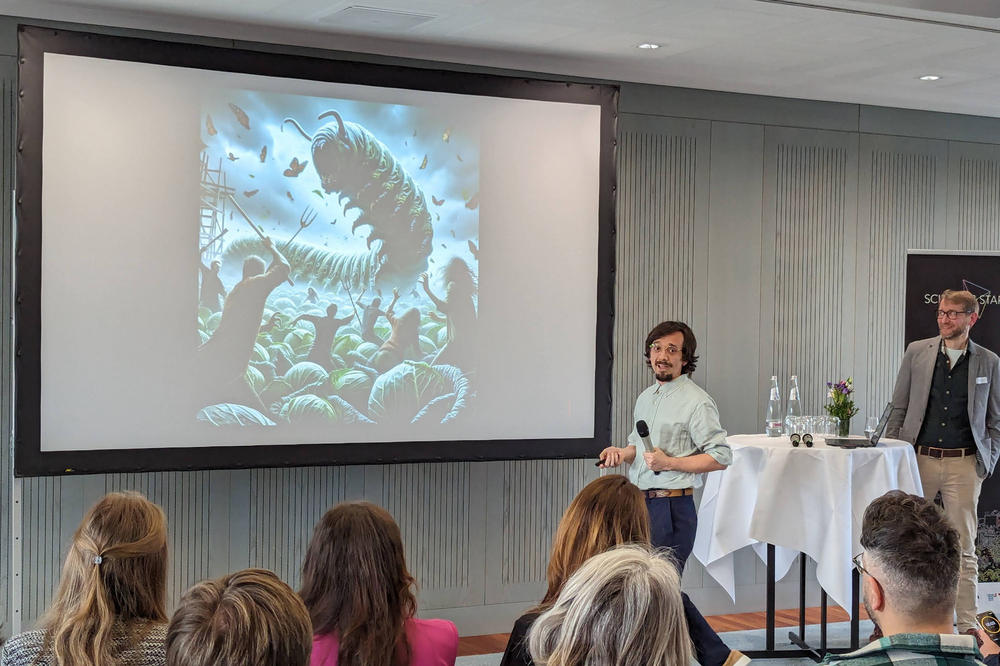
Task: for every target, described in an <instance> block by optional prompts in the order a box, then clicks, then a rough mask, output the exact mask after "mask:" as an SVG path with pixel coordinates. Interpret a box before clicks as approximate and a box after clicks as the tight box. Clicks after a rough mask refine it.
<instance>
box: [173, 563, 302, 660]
mask: <svg viewBox="0 0 1000 666" xmlns="http://www.w3.org/2000/svg"><path fill="white" fill-rule="evenodd" d="M311 652H312V623H311V622H310V620H309V613H308V611H306V607H305V604H303V603H302V600H301V599H299V597H298V595H296V594H295V592H293V591H292V588H290V587H288V585H286V584H285V583H284V582H282V581H281V579H279V578H278V577H277V576H276V575H275V574H274V573H273V572H271V571H268V570H266V569H244V570H243V571H237V572H236V573H233V574H229V575H228V576H223V577H222V578H218V579H216V580H206V581H202V582H200V583H197V584H196V585H194V586H193V587H192V588H191V589H189V590H188V591H187V592H185V593H184V596H183V597H182V598H181V602H180V604H179V605H178V607H177V611H176V612H175V613H174V616H173V618H172V619H171V620H170V626H169V628H168V629H167V661H166V663H167V665H168V666H223V665H227V664H240V666H276V665H277V664H281V666H308V664H309V655H310V653H311Z"/></svg>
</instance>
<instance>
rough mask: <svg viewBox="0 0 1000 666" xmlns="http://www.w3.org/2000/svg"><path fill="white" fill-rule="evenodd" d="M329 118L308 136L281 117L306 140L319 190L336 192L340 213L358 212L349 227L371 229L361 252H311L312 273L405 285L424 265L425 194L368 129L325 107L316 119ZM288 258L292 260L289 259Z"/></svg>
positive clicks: (429, 236) (357, 282)
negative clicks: (316, 269)
mask: <svg viewBox="0 0 1000 666" xmlns="http://www.w3.org/2000/svg"><path fill="white" fill-rule="evenodd" d="M329 117H333V118H334V119H335V122H331V123H328V124H326V125H324V126H322V127H321V128H320V129H319V130H317V132H316V134H315V135H313V136H310V135H309V134H308V133H307V132H306V131H305V130H304V129H302V126H301V125H300V124H299V123H298V122H297V121H296V120H295V119H294V118H285V120H284V122H283V123H282V126H284V124H285V123H290V124H291V125H293V126H294V127H295V128H296V129H297V130H298V131H299V132H300V133H301V134H302V136H303V137H305V138H306V139H307V140H308V141H310V142H312V163H313V167H314V168H315V169H316V173H317V174H318V175H319V177H320V181H321V184H322V187H323V191H324V192H326V193H327V194H330V193H331V192H337V193H338V194H339V196H338V203H341V204H343V205H344V212H345V213H346V212H347V211H349V210H351V209H358V210H359V211H360V215H359V216H358V218H357V219H356V220H355V221H354V224H353V226H352V228H351V231H352V232H353V231H355V230H356V229H357V228H358V227H361V226H365V225H367V226H370V227H371V231H370V232H369V234H368V238H367V240H368V248H369V250H368V252H367V253H365V254H361V255H354V256H346V257H345V256H342V255H334V254H333V253H329V256H327V257H325V258H324V257H320V256H318V255H317V256H314V257H312V259H313V260H314V261H315V262H317V263H319V264H321V265H322V272H321V275H319V276H316V277H319V278H320V279H321V280H323V281H329V282H336V281H338V280H344V281H346V282H347V283H348V284H350V285H351V286H355V287H363V286H368V285H370V284H371V283H372V282H374V283H375V285H376V286H379V287H393V286H404V285H407V284H411V283H412V282H413V280H414V279H415V278H416V277H417V276H418V275H420V273H422V272H424V271H426V270H427V258H428V256H430V253H431V248H432V241H433V237H434V231H433V229H432V227H431V213H430V210H429V209H428V208H427V200H426V197H425V196H424V193H423V191H422V190H421V188H420V186H419V185H417V184H416V183H415V182H414V181H413V178H412V177H411V176H410V175H409V174H408V173H407V172H406V170H405V169H404V168H403V167H402V165H400V164H399V162H398V161H397V160H396V158H395V157H394V156H393V155H392V153H391V152H390V151H389V149H388V148H386V146H385V144H383V143H382V142H381V141H379V140H378V139H376V138H375V136H374V135H372V133H371V132H369V131H368V130H367V129H365V128H364V127H363V126H361V125H359V124H357V123H354V122H350V121H345V120H344V119H343V118H341V116H340V114H339V113H337V112H336V111H326V112H325V113H322V114H320V115H319V116H318V118H317V119H318V120H322V119H324V118H329ZM345 200H346V204H345V203H344V202H345ZM376 241H377V244H376V245H375V247H372V245H373V243H375V242H376ZM324 254H326V253H324ZM289 259H292V257H289ZM291 263H292V266H295V265H296V262H295V261H294V260H292V262H291Z"/></svg>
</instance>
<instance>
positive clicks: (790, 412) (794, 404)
mask: <svg viewBox="0 0 1000 666" xmlns="http://www.w3.org/2000/svg"><path fill="white" fill-rule="evenodd" d="M788 383H789V385H790V388H789V389H788V403H787V404H786V406H785V434H789V435H790V434H791V433H792V430H793V428H792V427H791V425H790V423H791V420H792V419H793V418H795V417H797V416H802V403H801V402H799V377H798V375H792V378H791V379H790V380H789V382H788Z"/></svg>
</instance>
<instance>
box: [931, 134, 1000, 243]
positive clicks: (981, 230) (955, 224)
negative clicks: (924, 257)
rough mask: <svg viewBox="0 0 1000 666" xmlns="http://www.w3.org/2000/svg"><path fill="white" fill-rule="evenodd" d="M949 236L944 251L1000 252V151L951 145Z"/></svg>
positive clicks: (981, 146) (978, 145) (967, 145)
mask: <svg viewBox="0 0 1000 666" xmlns="http://www.w3.org/2000/svg"><path fill="white" fill-rule="evenodd" d="M948 171H949V173H948V193H949V199H948V233H947V236H946V237H945V238H944V242H943V245H942V246H943V247H946V248H949V249H955V250H974V251H983V250H987V251H996V250H998V249H1000V147H998V146H992V145H986V144H976V143H960V142H957V141H953V142H951V143H950V144H949V165H948Z"/></svg>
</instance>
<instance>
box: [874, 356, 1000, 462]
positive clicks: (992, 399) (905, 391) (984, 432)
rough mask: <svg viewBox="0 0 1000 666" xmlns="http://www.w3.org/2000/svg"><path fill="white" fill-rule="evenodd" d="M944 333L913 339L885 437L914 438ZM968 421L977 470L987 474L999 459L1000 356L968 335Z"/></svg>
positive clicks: (925, 403) (900, 375) (925, 404)
mask: <svg viewBox="0 0 1000 666" xmlns="http://www.w3.org/2000/svg"><path fill="white" fill-rule="evenodd" d="M940 347H941V337H940V336H936V337H933V338H927V339H926V340H917V341H916V342H911V343H910V345H909V346H908V347H907V348H906V353H905V354H903V362H902V363H901V364H900V366H899V375H897V377H896V388H895V389H893V391H892V413H891V414H890V415H889V422H888V424H887V425H886V428H885V436H886V437H892V438H894V439H902V440H904V441H907V442H911V443H912V442H916V441H917V435H918V434H920V426H921V425H923V423H924V414H925V413H926V412H927V399H928V398H929V397H930V392H931V379H932V378H933V376H934V363H935V361H936V360H937V354H938V350H939V349H940ZM968 354H969V361H968V362H969V425H971V426H972V436H973V438H974V439H975V440H976V449H977V453H976V463H977V464H976V469H977V471H978V472H979V476H981V477H983V478H985V477H987V476H989V475H991V474H992V473H993V468H994V467H995V466H996V464H997V458H1000V359H998V358H997V355H996V354H994V353H993V352H991V351H990V350H989V349H986V348H985V347H981V346H979V345H977V344H976V343H974V342H973V341H972V340H969V347H968Z"/></svg>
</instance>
